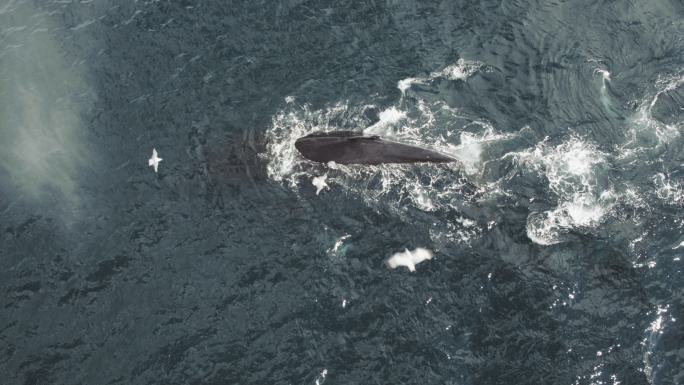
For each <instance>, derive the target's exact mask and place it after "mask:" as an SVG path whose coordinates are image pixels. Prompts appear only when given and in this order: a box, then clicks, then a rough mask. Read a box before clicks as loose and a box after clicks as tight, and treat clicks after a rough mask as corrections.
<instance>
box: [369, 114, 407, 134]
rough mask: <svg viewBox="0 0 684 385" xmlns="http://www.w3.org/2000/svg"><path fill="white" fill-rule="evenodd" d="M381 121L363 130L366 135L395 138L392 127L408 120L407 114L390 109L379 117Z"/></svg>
mask: <svg viewBox="0 0 684 385" xmlns="http://www.w3.org/2000/svg"><path fill="white" fill-rule="evenodd" d="M379 118H380V120H379V121H378V122H377V123H375V124H373V125H372V126H370V127H368V128H366V129H365V130H363V133H364V134H365V135H380V136H384V137H393V136H395V134H394V131H393V130H392V127H393V126H395V125H396V124H397V123H399V122H400V121H402V120H404V119H406V112H405V111H401V110H399V109H397V108H396V107H390V108H388V109H386V110H384V111H382V112H381V113H380V115H379Z"/></svg>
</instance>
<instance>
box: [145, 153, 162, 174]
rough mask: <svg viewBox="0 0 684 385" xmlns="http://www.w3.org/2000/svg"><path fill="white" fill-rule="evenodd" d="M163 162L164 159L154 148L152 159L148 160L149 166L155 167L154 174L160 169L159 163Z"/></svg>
mask: <svg viewBox="0 0 684 385" xmlns="http://www.w3.org/2000/svg"><path fill="white" fill-rule="evenodd" d="M161 161H162V158H160V157H158V156H157V150H156V149H155V148H152V157H151V158H150V159H148V160H147V165H148V166H150V167H154V172H157V168H159V162H161Z"/></svg>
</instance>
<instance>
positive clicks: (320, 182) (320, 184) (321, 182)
mask: <svg viewBox="0 0 684 385" xmlns="http://www.w3.org/2000/svg"><path fill="white" fill-rule="evenodd" d="M327 178H328V174H325V175H321V176H317V177H314V178H313V180H312V181H311V184H313V185H314V186H316V195H318V194H319V193H320V192H321V190H323V189H324V188H330V187H328V184H327V183H325V180H326V179H327Z"/></svg>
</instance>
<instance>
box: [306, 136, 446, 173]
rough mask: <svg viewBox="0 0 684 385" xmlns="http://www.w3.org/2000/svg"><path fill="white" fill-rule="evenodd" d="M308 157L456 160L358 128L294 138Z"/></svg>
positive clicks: (340, 160) (343, 161)
mask: <svg viewBox="0 0 684 385" xmlns="http://www.w3.org/2000/svg"><path fill="white" fill-rule="evenodd" d="M295 148H296V149H297V151H299V153H300V154H301V155H302V156H303V157H304V158H306V159H308V160H311V161H314V162H319V163H328V162H335V163H339V164H369V165H377V164H384V163H421V162H429V163H449V162H456V161H457V159H456V158H453V157H451V156H449V155H446V154H442V153H441V152H437V151H433V150H429V149H426V148H422V147H418V146H414V145H409V144H404V143H399V142H394V141H391V140H386V139H382V138H380V137H379V136H376V135H373V136H365V135H363V133H361V132H357V131H331V132H314V133H311V134H309V135H306V136H303V137H301V138H299V139H297V140H296V141H295Z"/></svg>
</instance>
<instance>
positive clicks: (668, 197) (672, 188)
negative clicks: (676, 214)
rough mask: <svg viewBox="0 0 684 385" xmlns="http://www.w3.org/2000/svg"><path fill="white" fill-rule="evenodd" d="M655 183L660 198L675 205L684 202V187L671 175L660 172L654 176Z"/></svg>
mask: <svg viewBox="0 0 684 385" xmlns="http://www.w3.org/2000/svg"><path fill="white" fill-rule="evenodd" d="M652 181H653V185H654V187H655V192H656V195H657V196H658V198H660V199H661V200H662V201H663V202H665V203H668V204H673V205H682V204H684V188H682V185H681V183H679V182H677V181H675V180H672V178H671V177H670V176H669V175H666V174H664V173H658V174H656V175H655V176H653V179H652Z"/></svg>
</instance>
